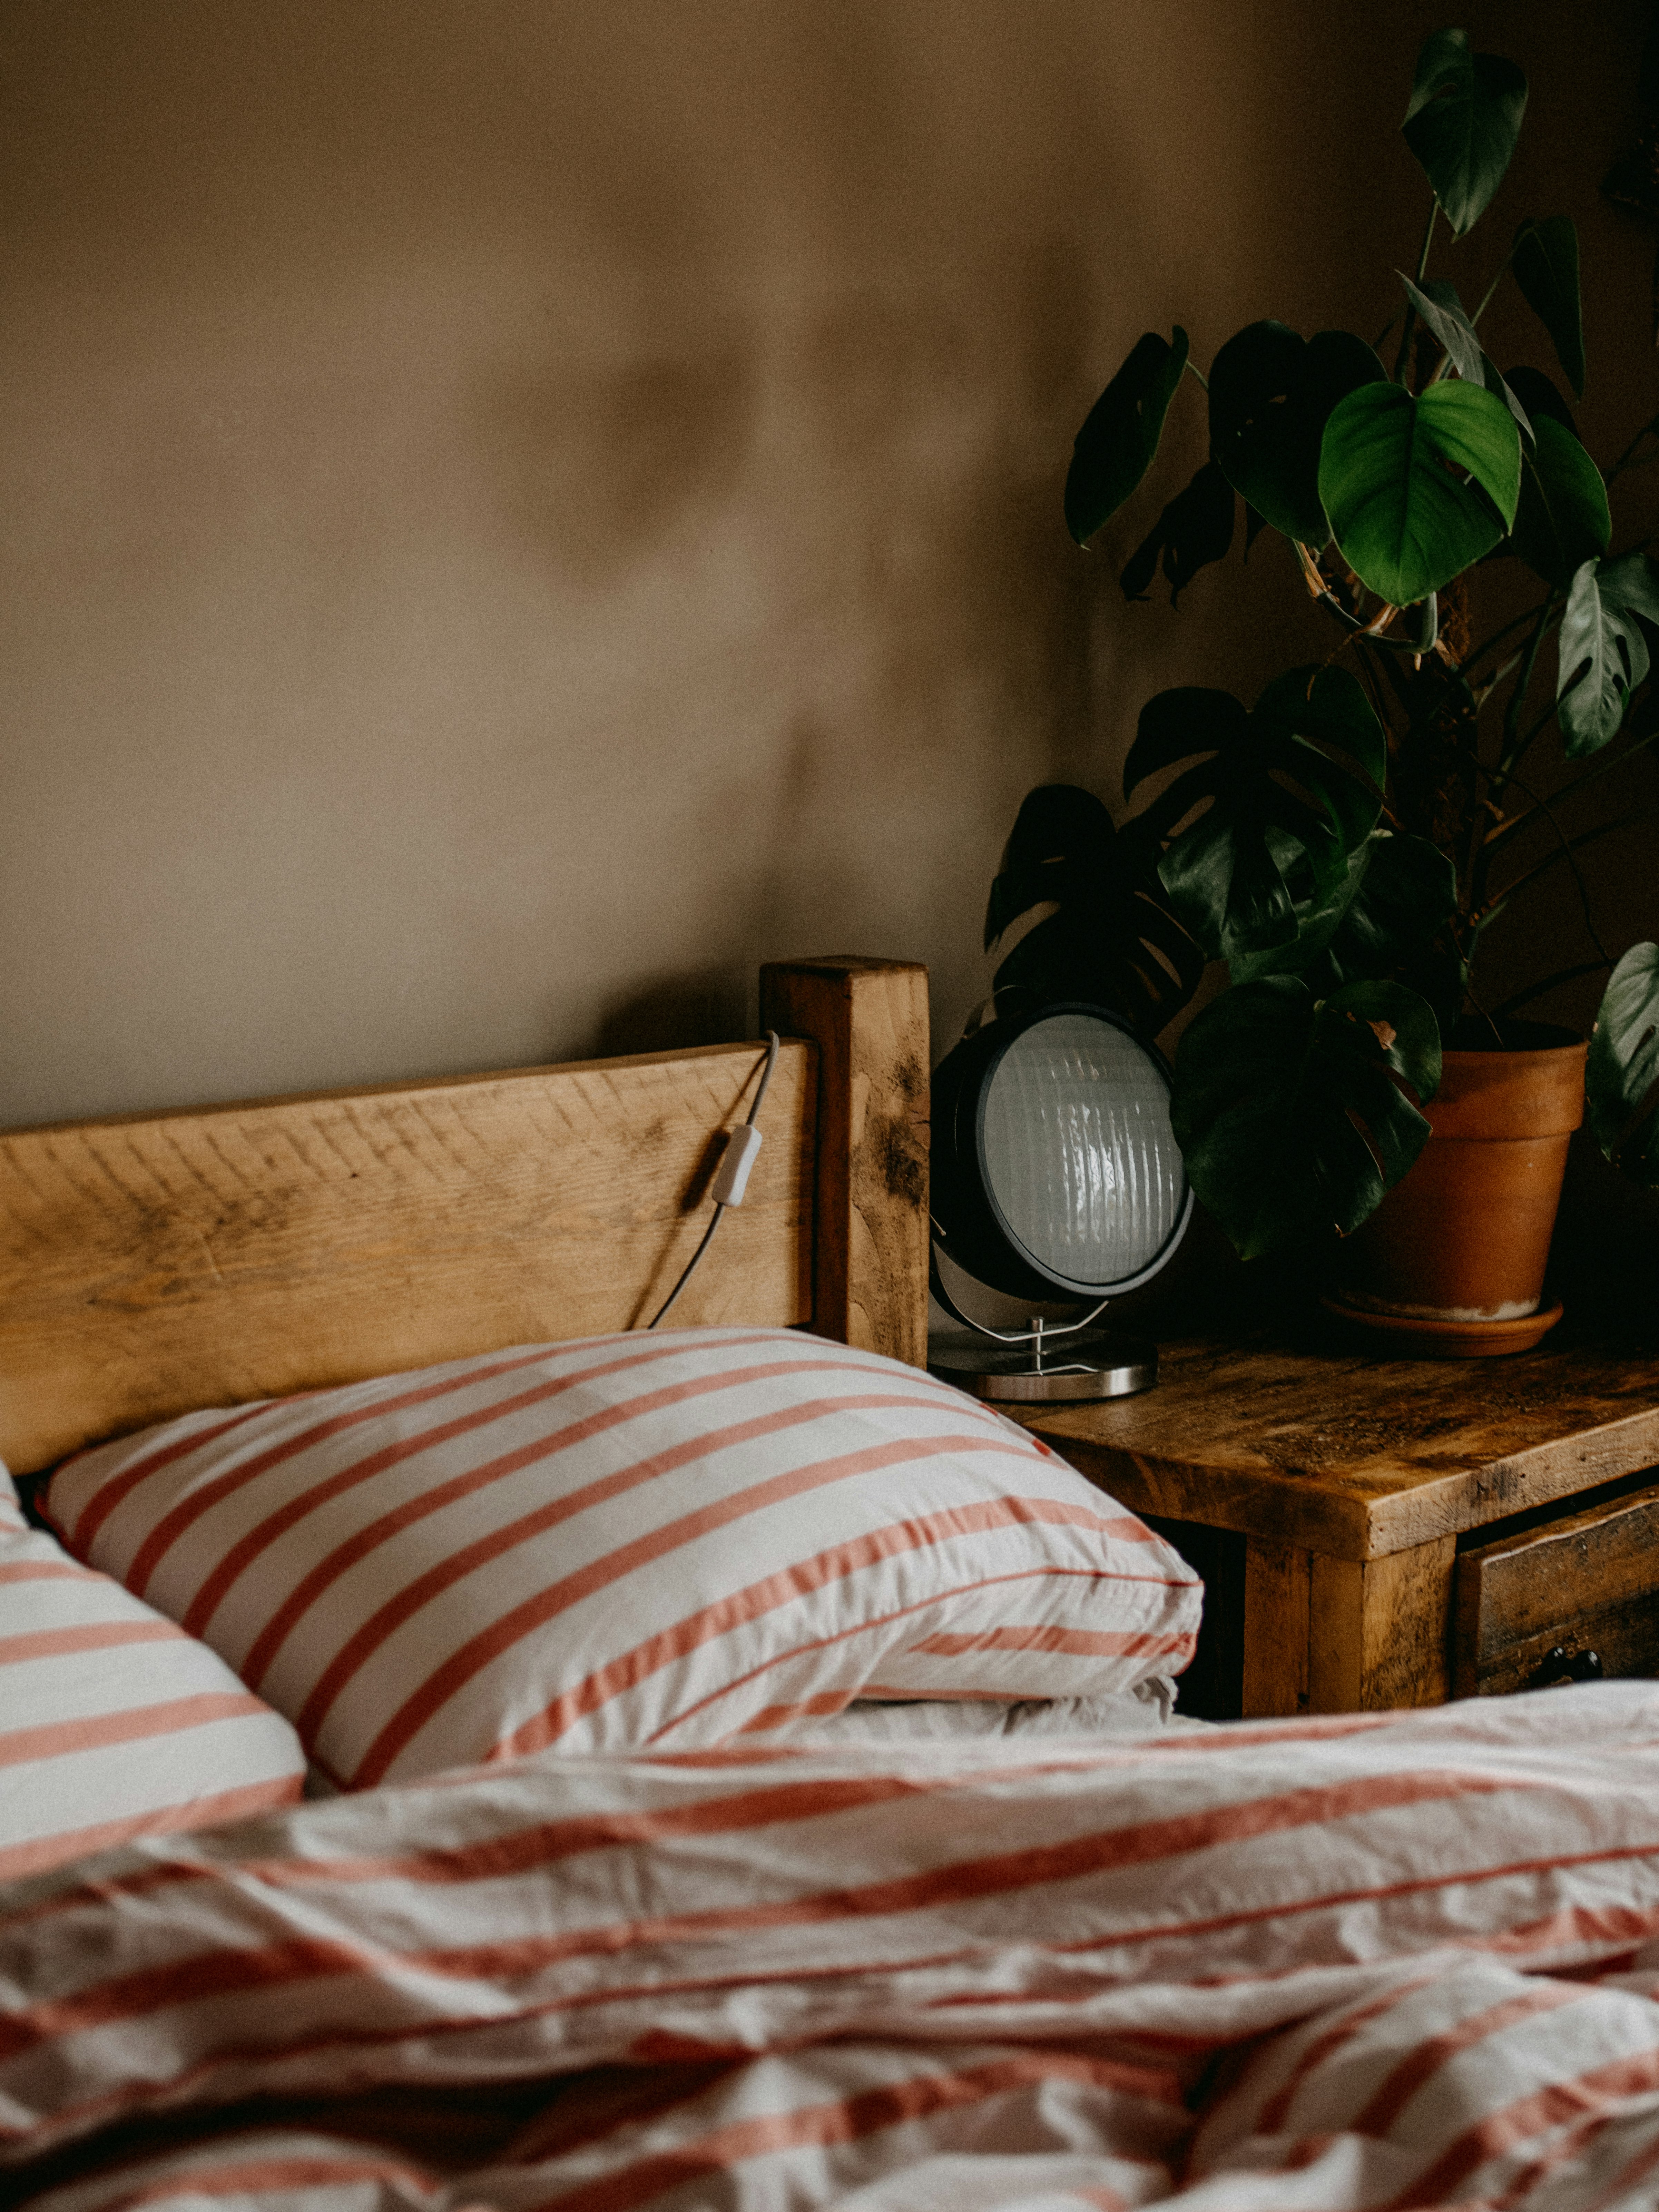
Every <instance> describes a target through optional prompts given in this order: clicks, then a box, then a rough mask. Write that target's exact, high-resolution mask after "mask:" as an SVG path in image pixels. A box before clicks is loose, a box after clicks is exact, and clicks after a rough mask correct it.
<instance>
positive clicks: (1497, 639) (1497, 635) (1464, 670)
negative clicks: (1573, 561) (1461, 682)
mask: <svg viewBox="0 0 1659 2212" xmlns="http://www.w3.org/2000/svg"><path fill="white" fill-rule="evenodd" d="M1548 605H1549V601H1548V599H1542V600H1541V601H1540V602H1539V604H1538V605H1536V606H1535V607H1528V609H1527V611H1526V612H1525V614H1523V615H1516V617H1515V619H1514V621H1513V622H1506V623H1504V627H1503V629H1495V630H1494V631H1493V632H1492V635H1491V636H1490V637H1488V638H1483V639H1482V641H1480V644H1479V645H1477V646H1476V647H1475V648H1474V651H1473V652H1472V653H1470V655H1469V657H1468V659H1467V660H1462V661H1460V662H1459V663H1458V665H1457V666H1456V667H1455V669H1454V670H1453V671H1452V673H1453V674H1454V675H1455V676H1467V675H1468V672H1469V671H1470V669H1472V668H1473V667H1474V664H1475V662H1476V661H1477V660H1479V659H1480V656H1481V654H1482V653H1490V652H1491V651H1492V647H1493V646H1495V645H1500V644H1501V643H1502V642H1503V641H1504V639H1505V638H1506V637H1512V636H1513V635H1514V634H1515V632H1516V630H1518V629H1525V628H1526V626H1527V624H1528V623H1529V622H1531V621H1533V620H1534V617H1536V616H1538V615H1541V613H1542V612H1543V611H1544V609H1545V608H1546V607H1547V606H1548Z"/></svg>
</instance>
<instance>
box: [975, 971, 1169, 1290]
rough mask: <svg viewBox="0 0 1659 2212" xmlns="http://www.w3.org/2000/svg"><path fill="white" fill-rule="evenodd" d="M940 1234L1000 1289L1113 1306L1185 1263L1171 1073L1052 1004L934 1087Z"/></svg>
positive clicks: (1093, 1016)
mask: <svg viewBox="0 0 1659 2212" xmlns="http://www.w3.org/2000/svg"><path fill="white" fill-rule="evenodd" d="M933 1095H934V1110H933V1145H934V1166H933V1176H934V1198H933V1216H934V1229H935V1234H936V1235H937V1237H938V1239H939V1247H940V1249H941V1250H942V1251H944V1252H945V1253H947V1254H948V1255H950V1257H951V1259H952V1260H953V1261H956V1263H957V1265H958V1266H961V1267H964V1268H966V1270H967V1272H968V1273H969V1274H970V1275H973V1276H974V1277H975V1278H976V1279H978V1280H979V1281H981V1282H982V1283H987V1284H989V1285H991V1286H992V1287H993V1288H994V1289H996V1290H1000V1291H1007V1292H1009V1293H1010V1294H1012V1295H1014V1296H1025V1297H1037V1298H1050V1299H1052V1298H1056V1297H1091V1298H1101V1297H1106V1296H1108V1295H1109V1294H1110V1293H1112V1292H1115V1291H1127V1290H1130V1289H1133V1288H1134V1287H1135V1286H1136V1285H1139V1284H1140V1283H1144V1282H1146V1280H1148V1279H1149V1278H1150V1277H1151V1276H1152V1275H1154V1274H1156V1273H1158V1270H1159V1269H1160V1268H1161V1267H1163V1266H1164V1264H1165V1263H1166V1262H1167V1261H1169V1260H1170V1258H1171V1257H1172V1256H1173V1255H1174V1252H1175V1249H1176V1246H1177V1245H1178V1244H1179V1243H1180V1241H1181V1237H1182V1233H1183V1232H1184V1231H1185V1229H1186V1226H1187V1222H1188V1217H1189V1216H1190V1214H1191V1212H1192V1192H1191V1189H1190V1188H1189V1187H1188V1182H1187V1171H1186V1169H1185V1167H1184V1165H1183V1164H1182V1158H1181V1151H1180V1147H1179V1146H1177V1145H1176V1139H1175V1131H1174V1129H1173V1128H1172V1127H1171V1126H1170V1076H1169V1071H1168V1069H1167V1068H1166V1067H1165V1066H1164V1062H1163V1060H1161V1059H1160V1058H1159V1056H1158V1054H1157V1053H1156V1052H1154V1051H1153V1050H1152V1048H1150V1047H1149V1046H1147V1045H1145V1044H1143V1043H1142V1042H1140V1041H1139V1038H1137V1037H1135V1036H1132V1035H1131V1034H1130V1032H1129V1030H1127V1028H1126V1027H1125V1026H1124V1024H1122V1023H1121V1021H1120V1020H1118V1019H1117V1018H1116V1017H1115V1016H1114V1015H1112V1014H1110V1013H1109V1012H1106V1011H1105V1010H1104V1009H1103V1008H1100V1007H1096V1006H1047V1007H1042V1008H1040V1009H1039V1010H1037V1011H1036V1012H1034V1013H1030V1014H1028V1015H1026V1016H1025V1017H1024V1018H1015V1019H1013V1020H1006V1019H1004V1020H999V1021H997V1022H994V1023H993V1024H989V1025H988V1026H987V1028H986V1029H983V1030H977V1031H975V1034H974V1035H973V1036H970V1037H968V1038H965V1039H964V1040H963V1042H962V1043H961V1044H959V1045H958V1046H957V1048H956V1050H955V1051H954V1052H953V1053H951V1054H950V1056H949V1058H948V1059H947V1060H945V1062H944V1063H943V1064H942V1066H940V1068H939V1073H938V1074H937V1075H936V1077H935V1079H934V1094H933Z"/></svg>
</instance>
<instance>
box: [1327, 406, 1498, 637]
mask: <svg viewBox="0 0 1659 2212" xmlns="http://www.w3.org/2000/svg"><path fill="white" fill-rule="evenodd" d="M1462 471H1468V475H1469V476H1470V477H1472V478H1473V479H1474V482H1473V483H1464V482H1463V481H1462V473H1461V472H1462ZM1476 486H1479V487H1480V489H1483V490H1484V491H1485V492H1486V494H1487V495H1488V498H1489V499H1490V501H1491V502H1492V504H1491V505H1490V506H1489V505H1488V504H1487V501H1486V500H1485V499H1483V498H1482V497H1481V496H1480V490H1477V489H1476ZM1520 490H1521V436H1520V433H1519V431H1518V430H1517V429H1516V424H1515V418H1514V416H1512V415H1511V414H1510V410H1509V409H1508V408H1507V407H1506V406H1505V405H1504V402H1503V401H1502V400H1501V399H1499V398H1495V397H1494V396H1493V394H1492V392H1488V391H1487V390H1486V387H1485V386H1484V385H1480V384H1472V383H1465V382H1464V381H1462V380H1461V379H1459V380H1456V381H1452V380H1446V381H1444V382H1443V383H1440V384H1431V386H1429V388H1428V390H1427V391H1426V392H1423V393H1421V394H1420V395H1419V397H1417V398H1413V396H1412V394H1411V393H1410V392H1407V391H1405V390H1403V389H1402V388H1401V386H1399V385H1397V384H1366V385H1362V386H1360V388H1359V390H1358V392H1350V393H1349V394H1348V396H1347V398H1346V399H1344V400H1342V401H1340V403H1339V404H1338V406H1337V407H1336V409H1335V410H1334V413H1333V414H1332V416H1331V419H1330V421H1329V422H1328V423H1327V424H1326V425H1325V438H1324V443H1323V445H1322V447H1321V451H1320V458H1319V495H1320V497H1321V498H1322V500H1323V501H1324V503H1325V512H1326V513H1327V514H1328V516H1329V517H1330V520H1331V529H1332V532H1333V533H1334V537H1335V538H1336V542H1337V544H1338V545H1340V548H1341V549H1342V553H1343V556H1344V558H1345V559H1346V561H1347V562H1348V565H1349V566H1350V568H1352V569H1353V571H1354V573H1355V574H1357V575H1358V577H1359V579H1360V580H1361V582H1362V583H1364V585H1365V586H1367V587H1368V588H1369V589H1370V590H1371V591H1373V592H1376V593H1377V595H1378V596H1379V598H1382V599H1387V600H1388V601H1389V602H1390V603H1391V604H1392V605H1395V606H1409V605H1413V603H1414V602H1415V601H1416V600H1418V599H1426V598H1427V596H1428V594H1429V593H1430V592H1437V591H1438V590H1439V589H1440V588H1441V586H1443V585H1444V584H1449V583H1450V581H1451V580H1452V578H1453V577H1454V576H1456V575H1459V574H1462V571H1463V570H1464V569H1465V568H1468V567H1469V565H1470V564H1471V562H1475V561H1478V560H1480V557H1481V556H1482V555H1483V554H1486V553H1490V552H1491V550H1492V547H1493V546H1494V545H1496V544H1498V540H1499V538H1502V537H1503V535H1504V532H1505V531H1507V530H1508V529H1509V528H1510V526H1511V524H1512V523H1513V522H1514V520H1515V508H1516V501H1517V499H1518V498H1519V496H1520ZM1494 507H1495V508H1496V510H1497V512H1496V513H1494V512H1493V509H1494ZM1499 516H1501V517H1502V520H1501V521H1500V520H1498V517H1499Z"/></svg>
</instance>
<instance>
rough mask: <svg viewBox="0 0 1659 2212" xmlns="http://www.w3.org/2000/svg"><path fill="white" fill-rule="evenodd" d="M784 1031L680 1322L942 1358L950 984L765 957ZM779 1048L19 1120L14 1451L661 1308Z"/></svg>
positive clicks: (7, 1164)
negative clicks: (732, 1188)
mask: <svg viewBox="0 0 1659 2212" xmlns="http://www.w3.org/2000/svg"><path fill="white" fill-rule="evenodd" d="M761 1021H762V1024H763V1026H764V1027H766V1028H769V1029H775V1030H778V1031H779V1032H780V1034H781V1036H783V1037H784V1039H785V1042H784V1044H783V1047H782V1049H781V1052H780V1054H779V1057H778V1064H777V1068H776V1071H775V1075H774V1078H773V1081H772V1086H771V1088H770V1090H769V1091H768V1093H767V1097H766V1103H765V1106H764V1108H763V1110H762V1115H761V1122H760V1126H761V1128H762V1130H763V1134H764V1137H765V1139H766V1141H765V1143H764V1144H763V1147H762V1150H761V1152H760V1156H759V1159H758V1161H757V1165H756V1168H755V1170H754V1174H753V1176H752V1178H751V1180H750V1186H749V1193H748V1196H747V1198H746V1200H745V1202H744V1205H743V1206H741V1207H737V1208H734V1209H732V1211H731V1212H728V1213H727V1215H726V1218H725V1220H724V1222H723V1223H722V1225H721V1228H720V1236H719V1237H718V1238H717V1240H716V1241H715V1243H714V1246H713V1247H712V1249H710V1251H709V1254H708V1258H707V1260H706V1261H704V1263H703V1265H702V1267H701V1268H700V1269H699V1271H698V1273H696V1275H695V1276H694V1277H693V1279H692V1280H691V1282H690V1285H688V1287H687V1289H686V1291H685V1294H684V1297H682V1298H681V1300H680V1301H679V1303H678V1304H677V1305H676V1307H675V1308H674V1311H673V1314H672V1316H671V1320H670V1321H669V1322H665V1324H664V1325H665V1327H669V1326H672V1327H677V1328H684V1327H689V1326H690V1325H692V1324H695V1323H697V1322H703V1323H708V1322H756V1323H766V1324H772V1325H779V1326H789V1325H793V1324H796V1323H805V1324H808V1325H810V1326H811V1328H815V1329H816V1330H817V1331H818V1332H819V1334H822V1335H825V1336H831V1337H836V1338H839V1339H841V1340H843V1341H845V1342H848V1343H852V1344H858V1345H862V1346H867V1347H868V1348H870V1349H872V1350H875V1351H878V1352H887V1353H890V1355H892V1356H893V1357H895V1358H899V1359H906V1360H909V1361H911V1362H913V1363H914V1364H921V1362H922V1361H923V1360H924V1359H925V1358H926V1349H927V1068H928V1057H927V970H926V969H923V968H921V967H917V966H915V965H914V964H912V963H908V962H900V961H880V960H863V959H856V958H847V957H832V958H828V959H822V960H803V961H790V962H785V963H778V964H775V965H773V966H769V967H767V968H764V969H762V971H761ZM764 1059H765V1046H764V1045H763V1044H759V1045H747V1044H746V1045H711V1046H708V1047H706V1048H702V1049H701V1050H695V1051H684V1052H678V1053H671V1054H662V1055H660V1056H659V1055H656V1054H648V1053H643V1054H642V1053H636V1054H629V1056H628V1057H627V1058H625V1059H621V1060H583V1061H578V1062H575V1063H573V1064H570V1065H568V1066H559V1067H538V1068H525V1069H518V1070H514V1071H512V1072H510V1073H501V1074H493V1075H468V1076H458V1077H452V1078H447V1079H444V1080H441V1081H437V1082H433V1083H424V1084H418V1085H409V1086H404V1087H380V1088H377V1089H374V1090H368V1091H325V1092H322V1093H319V1094H318V1095H316V1096H313V1097H298V1098H279V1099H269V1100H263V1101H259V1102H257V1103H252V1104H247V1105H234V1106H218V1107H213V1108H210V1109H206V1110H202V1111H195V1112H183V1113H169V1114H156V1115H123V1116H120V1117H118V1118H116V1119H112V1120H108V1121H79V1122H68V1123H64V1124H61V1125H59V1126H57V1127H50V1128H42V1129H25V1130H19V1131H16V1132H14V1133H11V1134H9V1135H6V1136H3V1137H0V1457H3V1459H4V1460H5V1462H7V1464H8V1465H9V1467H10V1468H11V1469H12V1471H13V1473H14V1474H32V1473H34V1472H36V1471H38V1470H39V1469H40V1468H44V1467H49V1466H51V1465H52V1464H53V1463H54V1462H56V1461H57V1460H58V1459H61V1458H62V1457H63V1455H64V1454H65V1453H66V1452H69V1451H71V1450H74V1449H77V1448H78V1447H79V1446H81V1445H82V1444H85V1443H89V1442H92V1441H93V1440H94V1439H95V1438H97V1437H106V1436H112V1435H118V1434H119V1433H121V1432H123V1431H130V1430H132V1429H137V1428H142V1427H143V1426H145V1425H147V1424H148V1423H149V1422H152V1421H156V1420H163V1419H169V1418H170V1417H172V1416H173V1415H174V1414H177V1413H184V1412H187V1411H188V1410H190V1409H191V1407H197V1406H222V1405H235V1404H242V1403H246V1401H249V1400H252V1399H255V1398H266V1397H273V1396H277V1395H283V1394H284V1393H287V1392H290V1391H295V1390H303V1389H315V1388H318V1387H320V1386H324V1385H326V1384H330V1383H344V1382H352V1381H356V1380H359V1379H361V1378H362V1377H364V1376H371V1375H386V1374H395V1373H397V1372H399V1371H400V1370H404V1369H406V1368H410V1367H418V1366H422V1365H426V1364H429V1363H430V1362H432V1361H435V1360H439V1359H450V1358H459V1357H461V1356H463V1355H464V1354H465V1353H468V1352H481V1351H489V1350H494V1349H495V1348H497V1347H499V1346H503V1345H508V1344H525V1343H538V1342H541V1341H544V1340H553V1339H558V1338H565V1337H572V1336H585V1335H589V1334H599V1333H600V1332H603V1331H605V1330H611V1329H624V1328H634V1327H636V1326H638V1325H639V1324H640V1323H641V1322H643V1321H644V1320H646V1319H647V1318H648V1317H649V1316H650V1315H651V1313H653V1311H654V1310H655V1309H656V1307H657V1305H658V1304H660V1303H661V1301H662V1299H663V1298H664V1297H665V1296H666V1295H667V1292H668V1291H669V1290H670V1289H671V1287H672V1285H673V1284H674V1282H675V1280H676V1279H677V1278H678V1275H679V1273H680V1271H681V1269H682V1268H683V1267H684V1265H685V1262H686V1261H687V1260H688V1259H689V1258H690V1255H691V1252H692V1250H693V1249H695V1247H696V1243H697V1240H698V1238H699V1237H700V1236H701V1235H702V1231H703V1229H704V1227H705V1226H706V1225H707V1222H708V1202H707V1198H706V1193H707V1190H708V1182H709V1178H710V1176H711V1175H712V1173H713V1170H714V1164H715V1162H716V1160H717V1159H718V1158H719V1156H720V1141H719V1139H720V1133H721V1132H722V1131H725V1130H728V1129H730V1128H732V1127H733V1126H734V1125H735V1124H736V1123H737V1122H738V1121H741V1120H742V1119H743V1117H744V1115H745V1114H746V1112H747V1111H748V1109H749V1105H750V1101H751V1100H752V1098H753V1097H754V1091H755V1085H756V1083H757V1079H758V1078H759V1075H760V1072H761V1068H762V1066H763V1062H764Z"/></svg>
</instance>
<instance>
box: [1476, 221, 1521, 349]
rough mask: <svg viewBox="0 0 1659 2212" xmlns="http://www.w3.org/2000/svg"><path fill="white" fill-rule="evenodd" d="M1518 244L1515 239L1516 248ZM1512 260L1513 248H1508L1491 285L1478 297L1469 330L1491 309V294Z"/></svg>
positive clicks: (1501, 280)
mask: <svg viewBox="0 0 1659 2212" xmlns="http://www.w3.org/2000/svg"><path fill="white" fill-rule="evenodd" d="M1520 242H1521V241H1520V240H1519V239H1517V240H1516V246H1518V245H1519V244H1520ZM1514 258H1515V246H1510V250H1509V252H1507V253H1506V254H1505V255H1504V258H1503V259H1502V260H1501V261H1500V262H1499V263H1498V271H1497V274H1496V275H1495V276H1493V278H1492V282H1491V283H1490V284H1488V285H1487V287H1486V290H1485V291H1484V292H1483V293H1482V294H1481V295H1480V306H1479V307H1477V308H1476V309H1475V311H1474V313H1473V314H1472V315H1471V316H1470V317H1469V327H1470V329H1471V330H1473V329H1474V326H1475V325H1476V324H1477V323H1479V321H1480V318H1481V316H1482V315H1484V314H1485V313H1486V310H1487V308H1488V307H1491V305H1492V294H1493V293H1494V292H1495V291H1496V290H1497V289H1498V286H1499V285H1500V284H1501V283H1503V281H1504V270H1506V269H1507V268H1508V267H1509V265H1510V262H1511V261H1513V260H1514Z"/></svg>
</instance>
